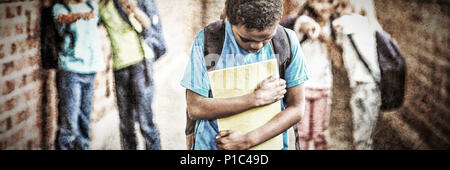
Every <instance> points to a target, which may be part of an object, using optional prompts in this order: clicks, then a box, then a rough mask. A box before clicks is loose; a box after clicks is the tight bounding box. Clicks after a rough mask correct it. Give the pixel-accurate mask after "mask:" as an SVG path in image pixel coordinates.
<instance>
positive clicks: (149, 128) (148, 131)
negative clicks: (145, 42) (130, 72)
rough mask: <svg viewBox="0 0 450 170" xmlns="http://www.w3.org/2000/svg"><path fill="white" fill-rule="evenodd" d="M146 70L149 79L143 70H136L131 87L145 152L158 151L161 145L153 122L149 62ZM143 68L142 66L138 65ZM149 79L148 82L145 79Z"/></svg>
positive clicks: (152, 87) (151, 82) (151, 74)
mask: <svg viewBox="0 0 450 170" xmlns="http://www.w3.org/2000/svg"><path fill="white" fill-rule="evenodd" d="M147 62H149V64H148V65H149V66H150V68H148V69H149V70H148V71H149V75H150V77H146V76H145V69H140V68H137V70H136V72H134V73H135V74H134V76H132V82H133V84H132V85H131V86H132V87H133V89H134V93H133V94H134V95H135V96H134V97H135V98H136V106H135V107H136V114H137V116H138V118H139V125H140V128H141V133H142V136H143V137H144V139H145V146H146V149H147V150H160V149H161V144H160V139H159V131H158V127H157V126H156V124H155V122H154V121H153V111H152V100H153V90H154V85H153V71H152V67H151V66H152V63H151V62H150V61H147ZM140 65H142V66H144V64H142V63H140ZM147 78H150V80H149V81H147V80H146V79H147Z"/></svg>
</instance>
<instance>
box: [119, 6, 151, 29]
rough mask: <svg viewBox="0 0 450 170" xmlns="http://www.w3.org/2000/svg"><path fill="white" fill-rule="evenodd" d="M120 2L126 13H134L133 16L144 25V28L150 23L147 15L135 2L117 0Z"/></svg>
mask: <svg viewBox="0 0 450 170" xmlns="http://www.w3.org/2000/svg"><path fill="white" fill-rule="evenodd" d="M119 2H120V3H121V4H122V7H123V8H122V9H123V11H124V12H125V13H126V14H127V15H134V17H135V18H136V19H137V20H138V21H139V23H140V24H141V25H142V27H144V29H148V28H149V27H150V25H151V21H150V18H149V16H147V14H146V13H145V12H144V11H142V10H141V9H140V8H139V7H138V6H137V5H136V4H134V3H133V2H131V1H130V0H119Z"/></svg>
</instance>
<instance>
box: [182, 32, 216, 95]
mask: <svg viewBox="0 0 450 170" xmlns="http://www.w3.org/2000/svg"><path fill="white" fill-rule="evenodd" d="M203 43H204V31H203V30H201V31H200V32H199V33H198V34H197V36H196V38H195V40H194V44H193V45H192V49H191V55H190V56H189V61H188V65H187V66H186V70H185V72H184V76H183V79H182V80H181V86H183V87H185V88H186V89H189V90H191V91H193V92H195V93H197V94H200V95H202V96H204V97H208V94H209V90H210V84H209V77H208V71H207V70H206V66H205V59H204V51H203V49H204V47H203Z"/></svg>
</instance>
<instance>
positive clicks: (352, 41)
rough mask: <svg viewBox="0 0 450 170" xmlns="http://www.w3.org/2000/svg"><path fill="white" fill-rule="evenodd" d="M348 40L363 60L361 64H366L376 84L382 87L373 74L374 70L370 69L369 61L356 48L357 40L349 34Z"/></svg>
mask: <svg viewBox="0 0 450 170" xmlns="http://www.w3.org/2000/svg"><path fill="white" fill-rule="evenodd" d="M347 36H348V38H349V39H350V42H351V44H352V47H353V48H354V49H355V51H356V54H358V57H359V60H361V62H362V63H363V64H364V66H365V67H366V68H367V70H368V71H369V73H370V75H371V76H372V78H373V79H374V80H375V83H376V84H377V85H380V82H378V81H376V79H375V76H374V74H373V71H372V69H370V67H369V64H368V63H367V61H366V60H365V59H364V57H363V55H362V54H361V51H359V48H358V46H356V43H355V40H354V39H353V35H352V34H348V35H347Z"/></svg>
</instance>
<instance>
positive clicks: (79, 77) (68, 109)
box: [56, 69, 95, 150]
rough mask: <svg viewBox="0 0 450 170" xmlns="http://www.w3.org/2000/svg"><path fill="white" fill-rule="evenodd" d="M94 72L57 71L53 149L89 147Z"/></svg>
mask: <svg viewBox="0 0 450 170" xmlns="http://www.w3.org/2000/svg"><path fill="white" fill-rule="evenodd" d="M94 78H95V73H93V74H78V73H73V72H69V71H65V70H61V69H60V70H58V71H57V89H58V98H59V102H58V132H57V135H56V149H61V150H86V149H89V142H90V139H89V124H90V114H91V109H92V95H93V89H94Z"/></svg>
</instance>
